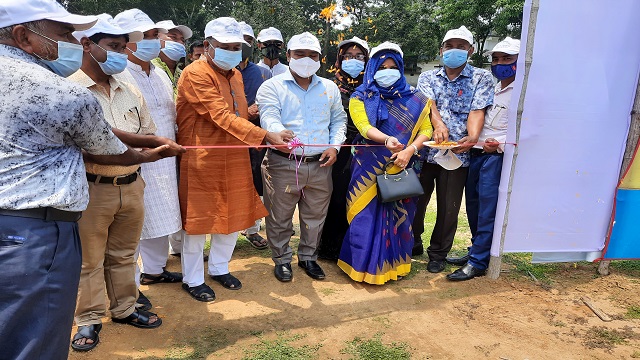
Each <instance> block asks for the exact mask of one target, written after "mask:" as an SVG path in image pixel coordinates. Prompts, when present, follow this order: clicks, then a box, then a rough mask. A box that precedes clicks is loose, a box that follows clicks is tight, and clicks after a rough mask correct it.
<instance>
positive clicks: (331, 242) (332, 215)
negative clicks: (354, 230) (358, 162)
mask: <svg viewBox="0 0 640 360" xmlns="http://www.w3.org/2000/svg"><path fill="white" fill-rule="evenodd" d="M351 158H352V156H351V148H350V147H343V148H340V152H339V153H338V158H337V159H336V162H335V164H333V172H332V173H331V177H332V179H333V192H332V193H331V200H330V202H329V209H328V210H327V219H326V220H325V226H324V228H323V230H322V237H321V240H320V246H319V247H318V257H319V258H321V259H327V260H338V256H339V255H340V249H341V248H342V240H344V236H345V235H346V234H347V229H348V228H349V223H348V222H347V192H348V191H349V182H351Z"/></svg>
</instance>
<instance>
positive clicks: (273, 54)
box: [260, 45, 281, 60]
mask: <svg viewBox="0 0 640 360" xmlns="http://www.w3.org/2000/svg"><path fill="white" fill-rule="evenodd" d="M280 51H281V49H280V48H278V46H277V45H267V46H265V47H263V48H262V50H260V53H261V54H262V56H264V57H266V58H267V59H269V60H275V59H277V58H279V57H280Z"/></svg>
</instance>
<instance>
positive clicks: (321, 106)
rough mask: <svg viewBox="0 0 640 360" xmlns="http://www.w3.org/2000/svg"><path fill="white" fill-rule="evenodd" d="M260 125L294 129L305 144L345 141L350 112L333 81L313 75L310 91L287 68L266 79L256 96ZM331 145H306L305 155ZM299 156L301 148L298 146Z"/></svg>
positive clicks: (276, 128)
mask: <svg viewBox="0 0 640 360" xmlns="http://www.w3.org/2000/svg"><path fill="white" fill-rule="evenodd" d="M256 102H257V103H258V108H259V109H260V124H261V126H262V128H263V129H265V130H267V131H271V132H280V131H283V130H291V131H293V133H294V134H295V135H296V136H297V137H298V139H300V141H302V143H303V144H332V145H341V144H342V143H344V140H345V134H346V130H347V113H346V112H345V111H344V108H343V107H342V97H341V96H340V90H339V89H338V86H337V85H336V84H334V83H333V81H331V80H328V79H324V78H321V77H319V76H317V75H313V78H312V79H311V84H310V85H309V88H308V89H307V90H304V89H303V88H301V87H300V85H298V83H296V81H295V79H294V78H293V75H291V72H289V71H287V72H285V73H284V74H280V75H278V76H276V77H273V78H271V79H269V80H267V81H265V82H264V83H263V84H262V86H260V89H258V94H257V96H256ZM328 148H329V147H307V148H305V150H304V154H305V155H316V154H321V153H322V152H324V151H325V150H326V149H328ZM336 150H339V147H337V146H336ZM294 151H295V153H296V154H298V155H300V154H301V153H302V149H299V148H298V149H295V150H294Z"/></svg>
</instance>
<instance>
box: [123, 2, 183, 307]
mask: <svg viewBox="0 0 640 360" xmlns="http://www.w3.org/2000/svg"><path fill="white" fill-rule="evenodd" d="M114 20H115V21H116V22H117V23H118V25H119V26H120V27H121V28H123V29H125V30H138V31H142V32H143V34H144V38H143V40H141V41H139V42H137V43H128V44H127V50H126V51H127V53H128V54H129V63H128V65H127V70H128V71H125V72H123V73H122V75H125V77H124V78H121V79H123V80H125V81H127V82H130V83H133V84H135V85H137V86H138V89H139V90H140V92H141V93H142V95H143V96H144V100H145V102H146V103H147V107H148V108H149V112H150V113H151V118H152V119H153V121H154V122H155V124H156V127H157V131H156V135H158V136H162V137H165V138H168V139H171V140H174V141H175V139H176V106H175V103H174V97H173V85H172V84H171V80H170V79H169V76H168V75H167V74H166V73H165V72H164V70H162V69H160V68H158V67H157V66H154V65H153V64H152V63H151V60H153V59H155V58H157V57H158V55H159V54H160V48H161V44H160V40H159V38H158V34H159V33H160V32H162V33H167V29H165V28H163V27H160V25H158V24H156V23H154V22H153V21H152V20H151V19H150V18H149V16H147V14H145V13H143V12H142V11H140V10H138V9H130V10H126V11H123V12H121V13H120V14H118V15H116V16H115V17H114ZM141 170H142V178H143V179H144V181H145V183H146V188H145V190H144V225H143V227H142V235H140V246H139V254H140V257H141V258H142V269H141V271H142V274H141V275H140V277H139V279H138V277H137V276H136V280H137V281H139V283H140V284H142V285H150V284H155V283H180V282H182V274H181V273H177V272H169V271H166V270H165V269H164V268H165V267H166V265H167V257H168V256H169V240H168V237H169V235H171V234H174V233H176V232H178V231H180V230H181V229H182V219H181V217H180V205H179V202H178V175H177V163H176V159H175V158H171V159H163V160H161V161H158V162H156V163H154V164H153V165H152V166H146V164H145V165H143V166H142V168H141ZM135 259H137V254H136V256H135ZM139 302H140V301H139Z"/></svg>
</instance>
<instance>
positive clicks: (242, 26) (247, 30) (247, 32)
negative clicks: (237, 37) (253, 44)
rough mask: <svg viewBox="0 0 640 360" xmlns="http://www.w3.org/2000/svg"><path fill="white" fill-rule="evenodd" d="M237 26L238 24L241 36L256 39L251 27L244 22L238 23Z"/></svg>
mask: <svg viewBox="0 0 640 360" xmlns="http://www.w3.org/2000/svg"><path fill="white" fill-rule="evenodd" d="M238 24H240V29H241V30H242V35H248V36H251V37H252V38H254V39H255V38H256V36H255V35H254V34H253V28H252V27H251V25H249V24H247V23H246V22H244V21H240V22H239V23H238Z"/></svg>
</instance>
